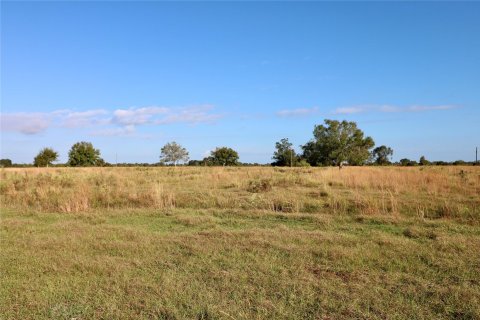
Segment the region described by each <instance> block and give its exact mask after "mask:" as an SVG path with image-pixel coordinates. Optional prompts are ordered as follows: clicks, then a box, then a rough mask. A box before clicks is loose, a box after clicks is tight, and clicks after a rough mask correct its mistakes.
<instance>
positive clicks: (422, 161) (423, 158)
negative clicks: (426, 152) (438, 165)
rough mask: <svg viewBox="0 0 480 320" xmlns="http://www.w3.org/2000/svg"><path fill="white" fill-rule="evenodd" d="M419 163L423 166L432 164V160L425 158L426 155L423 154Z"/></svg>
mask: <svg viewBox="0 0 480 320" xmlns="http://www.w3.org/2000/svg"><path fill="white" fill-rule="evenodd" d="M418 163H419V164H420V165H421V166H428V165H429V164H430V161H428V160H427V159H425V156H421V157H420V160H419V161H418Z"/></svg>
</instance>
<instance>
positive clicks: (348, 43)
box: [0, 1, 480, 163]
mask: <svg viewBox="0 0 480 320" xmlns="http://www.w3.org/2000/svg"><path fill="white" fill-rule="evenodd" d="M324 119H338V120H343V119H346V120H349V121H356V122H357V123H358V126H359V127H360V128H361V129H362V130H363V131H364V132H365V134H366V135H369V136H371V137H372V138H373V139H374V140H375V142H376V145H382V144H385V145H387V146H390V147H391V148H393V150H394V155H393V160H399V159H401V158H410V159H413V160H417V161H418V159H419V158H420V156H422V155H424V156H425V157H426V158H427V159H428V160H444V161H452V160H457V159H463V160H467V161H472V160H474V158H475V147H476V146H478V147H480V3H479V2H404V3H401V2H337V3H335V2H179V3H173V2H90V1H88V2H5V1H2V2H1V154H0V156H1V158H9V159H12V161H13V162H17V163H31V162H32V161H33V158H34V156H35V155H36V154H37V153H38V151H39V150H40V149H41V148H43V147H52V148H54V149H55V150H57V151H58V152H59V153H60V162H65V161H67V154H68V150H69V149H70V147H71V146H72V144H74V143H75V142H78V141H89V142H92V143H93V145H94V146H95V147H96V148H98V149H100V151H101V156H102V157H103V158H104V159H105V160H106V161H108V162H112V163H114V162H115V161H116V159H117V160H118V162H149V163H154V162H158V161H159V155H160V149H161V147H162V146H163V145H164V144H165V143H167V142H170V141H177V142H178V143H180V144H181V145H182V146H184V147H186V148H187V150H189V152H190V158H191V159H202V158H203V157H204V156H206V155H207V154H208V153H209V152H210V151H211V150H212V149H214V148H215V147H218V146H228V147H232V148H233V149H235V150H237V151H238V152H239V155H240V161H243V162H259V163H268V162H271V157H272V153H273V151H274V146H275V142H276V141H279V140H280V139H281V138H289V140H290V141H291V142H292V143H293V144H294V145H295V146H296V149H297V151H300V147H299V146H300V145H301V144H304V143H306V142H307V141H308V140H310V139H311V138H312V137H313V135H312V131H313V128H314V125H315V124H322V123H323V120H324Z"/></svg>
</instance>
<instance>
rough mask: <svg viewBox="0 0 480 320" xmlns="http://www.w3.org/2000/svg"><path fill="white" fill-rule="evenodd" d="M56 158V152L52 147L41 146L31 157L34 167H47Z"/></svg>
mask: <svg viewBox="0 0 480 320" xmlns="http://www.w3.org/2000/svg"><path fill="white" fill-rule="evenodd" d="M57 160H58V152H56V151H55V150H53V149H52V148H43V149H42V150H40V152H39V153H38V154H37V156H36V157H35V158H34V159H33V165H34V166H36V167H48V166H51V165H52V162H55V161H57Z"/></svg>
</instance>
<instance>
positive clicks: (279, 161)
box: [272, 138, 298, 167]
mask: <svg viewBox="0 0 480 320" xmlns="http://www.w3.org/2000/svg"><path fill="white" fill-rule="evenodd" d="M292 146H293V145H292V143H291V142H289V141H288V139H287V138H284V139H282V140H280V141H279V142H276V143H275V152H274V153H273V157H272V159H273V160H275V162H273V163H272V164H273V165H274V166H290V167H292V166H295V165H297V162H298V156H297V154H296V153H295V150H294V149H293V147H292Z"/></svg>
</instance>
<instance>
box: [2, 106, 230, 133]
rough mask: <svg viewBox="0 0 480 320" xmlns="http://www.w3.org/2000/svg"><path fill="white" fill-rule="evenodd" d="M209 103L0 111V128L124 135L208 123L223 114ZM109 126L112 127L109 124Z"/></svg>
mask: <svg viewBox="0 0 480 320" xmlns="http://www.w3.org/2000/svg"><path fill="white" fill-rule="evenodd" d="M213 109H214V108H213V106H211V105H198V106H191V107H183V108H168V107H157V106H152V107H142V108H135V107H132V108H128V109H116V110H114V111H113V112H112V111H107V110H105V109H92V110H85V111H72V110H69V109H61V110H56V111H52V112H48V113H39V112H33V113H28V112H23V113H2V114H0V117H1V130H2V131H13V132H20V133H23V134H37V133H40V132H43V131H45V130H47V129H48V128H50V127H64V128H87V127H94V128H96V129H98V130H94V131H92V134H94V135H106V136H124V135H132V134H134V133H135V130H136V127H137V126H141V125H151V126H152V125H164V124H171V123H188V124H197V123H212V122H214V121H216V120H218V119H220V118H221V117H222V116H223V115H221V114H218V113H214V112H213ZM112 126H113V127H112Z"/></svg>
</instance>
